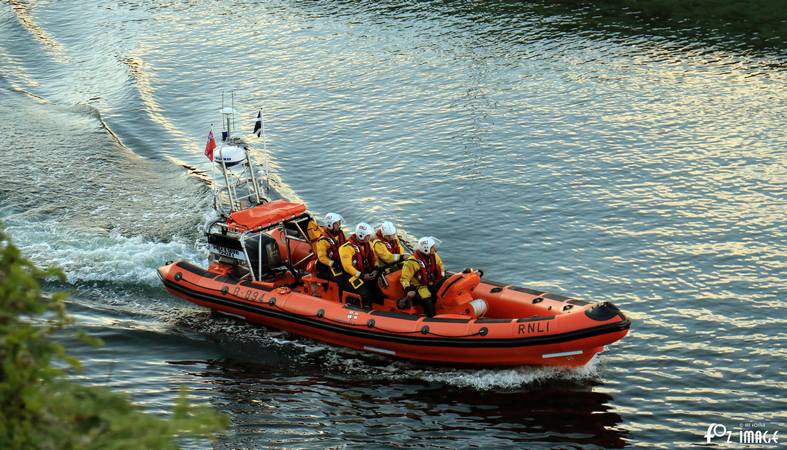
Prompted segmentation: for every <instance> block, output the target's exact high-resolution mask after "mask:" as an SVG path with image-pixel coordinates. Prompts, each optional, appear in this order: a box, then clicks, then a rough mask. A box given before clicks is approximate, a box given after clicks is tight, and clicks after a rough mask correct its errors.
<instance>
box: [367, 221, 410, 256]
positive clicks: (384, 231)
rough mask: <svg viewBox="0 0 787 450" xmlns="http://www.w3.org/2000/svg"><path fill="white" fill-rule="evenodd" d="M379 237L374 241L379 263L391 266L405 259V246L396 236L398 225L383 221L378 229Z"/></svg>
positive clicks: (373, 246) (375, 253) (373, 244)
mask: <svg viewBox="0 0 787 450" xmlns="http://www.w3.org/2000/svg"><path fill="white" fill-rule="evenodd" d="M376 235H377V239H375V240H373V241H372V248H373V249H374V255H375V256H376V257H377V263H378V264H379V265H381V266H382V265H385V266H390V265H391V264H396V263H398V262H399V261H402V260H404V257H405V251H404V246H403V245H402V243H401V242H399V238H398V237H397V236H396V227H395V226H394V224H392V223H391V222H388V221H386V222H383V223H381V224H380V227H379V228H378V229H377V233H376Z"/></svg>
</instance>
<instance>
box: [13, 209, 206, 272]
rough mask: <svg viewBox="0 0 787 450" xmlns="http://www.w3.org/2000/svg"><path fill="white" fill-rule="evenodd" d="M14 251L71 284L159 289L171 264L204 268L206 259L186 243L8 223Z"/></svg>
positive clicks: (51, 225)
mask: <svg viewBox="0 0 787 450" xmlns="http://www.w3.org/2000/svg"><path fill="white" fill-rule="evenodd" d="M6 228H7V230H8V232H9V234H10V235H11V237H12V239H13V241H14V243H15V245H16V246H17V247H19V248H20V250H21V251H22V253H23V254H24V255H25V256H27V257H28V258H30V259H31V260H33V262H35V263H36V264H37V265H39V266H53V265H54V266H58V267H60V268H61V269H62V270H63V272H64V273H65V274H66V277H67V278H68V281H69V282H71V283H74V282H76V281H120V282H134V283H145V284H148V285H151V286H154V285H158V283H159V280H158V276H157V274H156V268H157V267H159V266H161V265H162V264H163V263H164V262H166V261H170V260H180V259H190V260H193V261H195V262H197V263H201V264H205V263H206V262H207V261H206V260H205V253H204V252H202V251H201V250H199V249H198V248H197V247H196V245H195V243H193V242H191V243H190V242H187V240H186V238H177V237H176V238H173V239H172V240H171V241H169V242H157V241H153V240H150V239H147V238H145V237H143V236H124V235H122V234H120V233H119V232H117V231H110V232H107V231H106V230H103V229H74V228H73V227H69V226H62V225H61V224H59V223H57V222H56V221H47V222H29V221H26V220H24V219H21V220H20V219H17V218H14V217H11V218H7V219H6Z"/></svg>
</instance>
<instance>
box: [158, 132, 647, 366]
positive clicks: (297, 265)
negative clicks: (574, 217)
mask: <svg viewBox="0 0 787 450" xmlns="http://www.w3.org/2000/svg"><path fill="white" fill-rule="evenodd" d="M239 148H242V149H244V151H245V150H246V147H245V146H240V147H239ZM217 166H219V167H220V170H221V171H222V176H221V177H219V178H217V180H225V181H226V183H225V184H223V185H222V184H220V183H217V185H216V186H214V189H215V192H214V194H215V199H214V206H215V207H216V210H217V211H218V212H219V215H220V218H219V219H217V220H215V221H213V222H212V223H210V224H209V225H208V226H207V227H206V238H207V242H208V249H209V252H210V255H209V258H208V261H209V263H208V266H207V267H200V266H198V265H195V264H194V263H192V262H189V261H177V262H169V263H167V264H165V265H164V266H162V267H160V268H159V269H158V274H159V276H160V278H161V281H162V282H163V284H164V287H165V288H166V290H167V291H169V292H170V293H171V294H172V295H175V296H177V297H180V298H182V299H184V300H186V301H189V302H192V303H194V304H197V305H200V306H203V307H205V308H208V309H210V310H211V311H213V312H215V313H218V314H223V315H226V316H230V317H234V318H237V319H240V320H244V321H247V322H249V323H251V324H254V325H261V326H265V327H270V328H276V329H280V330H285V331H288V332H290V333H293V334H296V335H299V336H304V337H306V338H311V339H314V340H317V341H321V342H326V343H329V344H333V345H337V346H343V347H349V348H353V349H356V350H360V351H363V352H371V353H376V354H380V355H385V356H389V357H392V358H401V359H408V360H414V361H421V362H427V363H433V364H441V365H455V366H483V367H495V366H518V365H556V366H581V365H584V364H586V363H587V362H588V361H589V360H590V359H591V358H593V356H594V355H596V354H597V353H599V352H601V351H603V350H604V348H605V346H607V345H609V344H612V343H614V342H616V341H618V340H619V339H621V338H623V337H624V336H625V335H626V334H627V333H628V330H629V327H630V325H631V323H630V321H629V319H628V318H626V316H625V315H624V314H623V313H622V312H621V311H620V310H619V309H618V308H617V307H616V306H615V305H614V304H612V303H609V302H603V303H591V302H587V301H583V300H578V299H574V298H570V297H565V296H562V295H557V294H552V293H549V292H544V291H542V290H539V289H529V288H523V287H519V286H513V285H511V284H507V283H500V282H495V281H489V280H487V279H486V278H484V276H483V275H484V274H483V272H482V271H481V270H476V269H465V270H464V271H462V272H457V273H447V277H446V278H445V279H444V280H443V281H442V284H441V285H440V288H439V289H438V290H437V294H436V300H437V303H436V311H437V314H436V315H435V316H434V317H427V316H425V315H424V314H423V311H422V310H421V309H420V307H417V306H416V307H412V306H410V305H406V304H401V303H400V302H399V300H401V299H402V298H403V297H405V293H404V291H403V289H402V286H401V283H400V282H399V279H400V276H401V266H391V267H387V268H385V270H384V271H383V272H382V275H381V276H380V277H379V278H378V280H377V282H378V283H379V287H380V290H381V292H382V294H383V295H382V297H383V298H381V299H379V300H378V302H377V303H374V304H373V305H372V308H370V309H362V308H361V307H359V306H358V305H360V301H359V300H360V299H359V298H358V297H357V296H356V295H355V294H353V293H350V292H343V291H342V289H341V287H340V285H339V284H338V283H336V282H335V281H332V280H325V279H321V278H318V277H317V276H316V275H315V271H314V263H315V259H316V258H315V255H314V253H313V251H312V246H311V243H310V241H309V238H308V235H307V233H306V230H307V227H308V224H309V222H310V221H312V220H314V219H313V218H312V217H311V215H310V214H309V213H308V212H307V210H306V207H305V206H304V205H303V204H301V203H296V202H291V201H288V200H283V199H280V200H268V199H267V198H266V197H265V196H264V195H263V194H264V193H263V192H261V191H260V190H259V185H258V183H257V179H258V178H259V177H255V176H254V172H253V170H252V165H251V162H250V161H249V159H248V155H246V158H245V162H242V163H239V164H238V165H237V166H238V167H240V168H241V170H248V172H249V173H247V175H248V176H247V177H245V178H244V177H243V176H239V175H238V174H237V173H235V172H232V170H236V169H229V168H227V167H226V165H224V164H220V165H219V164H217ZM244 168H245V169H244ZM239 186H240V187H244V188H246V189H247V191H248V192H246V193H245V194H241V193H239V192H238V189H239ZM399 306H404V307H405V308H404V309H401V308H399Z"/></svg>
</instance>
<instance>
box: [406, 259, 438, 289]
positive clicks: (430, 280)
mask: <svg viewBox="0 0 787 450" xmlns="http://www.w3.org/2000/svg"><path fill="white" fill-rule="evenodd" d="M410 258H411V259H415V260H416V261H418V264H419V265H420V266H421V269H420V270H419V271H418V272H416V273H415V278H417V279H418V282H419V283H421V285H422V286H431V285H433V284H435V283H437V281H438V280H439V279H440V278H441V277H442V276H443V274H442V273H441V272H440V266H438V265H437V258H436V257H435V255H433V254H431V253H430V254H428V255H424V254H422V253H421V252H420V251H416V252H413V255H412V256H411V257H410Z"/></svg>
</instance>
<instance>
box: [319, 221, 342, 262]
mask: <svg viewBox="0 0 787 450" xmlns="http://www.w3.org/2000/svg"><path fill="white" fill-rule="evenodd" d="M324 231H325V232H324V233H323V234H322V236H320V239H325V240H326V241H328V244H329V245H330V249H328V252H327V253H328V258H330V259H332V260H334V261H336V260H338V259H339V247H341V246H342V245H344V244H345V243H346V242H347V238H346V237H344V233H342V231H341V230H339V232H338V233H337V235H336V236H334V235H333V232H332V231H330V228H325V230H324Z"/></svg>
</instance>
